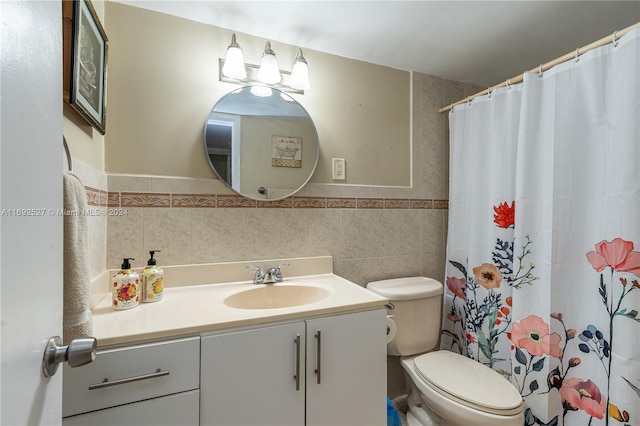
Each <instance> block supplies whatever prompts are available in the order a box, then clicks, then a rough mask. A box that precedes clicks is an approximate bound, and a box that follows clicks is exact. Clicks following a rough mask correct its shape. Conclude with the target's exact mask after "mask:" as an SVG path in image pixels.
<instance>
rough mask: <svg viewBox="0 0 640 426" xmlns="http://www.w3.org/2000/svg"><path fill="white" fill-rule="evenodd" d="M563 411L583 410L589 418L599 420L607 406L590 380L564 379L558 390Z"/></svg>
mask: <svg viewBox="0 0 640 426" xmlns="http://www.w3.org/2000/svg"><path fill="white" fill-rule="evenodd" d="M560 396H561V397H562V406H563V407H564V408H565V410H572V411H576V410H584V411H585V412H586V413H587V414H588V415H590V416H591V417H595V418H598V419H601V418H602V417H603V416H604V410H605V407H606V404H607V400H606V398H604V397H603V395H602V394H601V393H600V389H598V386H596V384H595V383H593V382H592V381H591V380H587V381H586V382H585V381H583V380H582V379H575V378H574V379H565V380H564V381H563V382H562V387H561V388H560Z"/></svg>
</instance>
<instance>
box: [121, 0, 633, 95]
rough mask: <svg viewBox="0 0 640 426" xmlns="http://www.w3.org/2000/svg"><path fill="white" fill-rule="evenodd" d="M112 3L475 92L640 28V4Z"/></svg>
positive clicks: (148, 0)
mask: <svg viewBox="0 0 640 426" xmlns="http://www.w3.org/2000/svg"><path fill="white" fill-rule="evenodd" d="M116 1H120V2H121V3H126V4H130V5H134V6H138V7H144V8H147V9H151V10H156V11H160V12H164V13H169V14H172V15H176V16H181V17H184V18H188V19H192V20H195V21H199V22H204V23H207V24H211V25H215V26H218V27H222V28H228V29H231V30H234V31H238V32H243V33H247V34H251V35H255V36H259V37H263V38H265V39H269V40H276V41H279V42H283V43H287V44H291V45H295V46H299V47H302V48H308V49H313V50H317V51H321V52H326V53H331V54H334V55H339V56H344V57H348V58H352V59H358V60H362V61H367V62H371V63H374V64H379V65H385V66H389V67H393V68H397V69H402V70H413V71H418V72H421V73H425V74H430V75H434V76H439V77H443V78H446V79H450V80H456V81H463V82H468V83H474V84H477V85H480V86H482V87H488V86H491V85H495V84H497V83H499V82H502V81H504V80H506V79H508V78H511V77H514V76H516V75H518V74H520V73H522V72H523V71H525V70H528V69H532V68H535V67H537V66H538V65H539V64H541V63H544V62H547V61H550V60H552V59H555V58H556V57H558V56H561V55H563V54H565V53H568V52H572V51H575V49H576V48H578V47H582V46H585V45H587V44H589V43H591V42H593V41H596V40H598V39H600V38H602V37H605V36H608V35H612V34H613V32H614V31H616V30H620V29H623V28H626V27H628V26H630V25H633V24H635V23H637V22H640V1H557V0H556V1H452V0H449V1H424V0H423V1H393V0H391V1H389V0H386V1H383V0H379V1H203V0H201V1H189V0H180V1H154V0H142V1H129V0H116ZM309 66H310V67H312V66H313V65H312V64H311V63H310V64H309Z"/></svg>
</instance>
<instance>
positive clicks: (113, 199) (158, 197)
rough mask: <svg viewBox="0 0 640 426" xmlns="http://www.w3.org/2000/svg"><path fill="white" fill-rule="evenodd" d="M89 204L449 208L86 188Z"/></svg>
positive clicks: (412, 202) (425, 203) (435, 203)
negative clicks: (107, 190) (259, 199)
mask: <svg viewBox="0 0 640 426" xmlns="http://www.w3.org/2000/svg"><path fill="white" fill-rule="evenodd" d="M85 189H86V191H87V198H89V200H92V201H90V204H91V203H94V204H91V205H100V206H105V207H106V206H108V207H166V208H169V207H180V208H185V207H186V208H270V209H291V208H294V209H312V208H313V209H378V210H382V209H386V210H391V209H395V210H413V209H423V210H424V209H426V210H431V209H436V210H441V209H445V210H446V209H448V208H449V201H448V200H429V199H415V198H372V197H362V198H361V197H296V196H293V197H289V198H285V199H282V200H274V201H266V200H265V201H256V200H251V199H249V198H245V197H242V196H240V195H222V194H169V193H155V192H106V191H101V190H97V189H94V188H89V187H85Z"/></svg>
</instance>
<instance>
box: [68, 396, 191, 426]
mask: <svg viewBox="0 0 640 426" xmlns="http://www.w3.org/2000/svg"><path fill="white" fill-rule="evenodd" d="M199 403H200V393H199V391H197V390H193V391H189V392H182V393H179V394H175V395H169V396H163V397H161V398H155V399H149V400H146V401H142V402H136V403H134V404H127V405H121V406H119V407H113V408H109V409H106V410H99V411H94V412H91V413H86V414H80V415H78V416H72V417H66V418H64V419H62V426H91V425H96V426H107V425H108V426H131V425H136V426H162V425H166V426H175V425H180V426H197V425H198V423H199V421H200V416H199V412H198V404H199Z"/></svg>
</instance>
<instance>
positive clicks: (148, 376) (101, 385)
mask: <svg viewBox="0 0 640 426" xmlns="http://www.w3.org/2000/svg"><path fill="white" fill-rule="evenodd" d="M168 375H169V370H165V371H161V370H160V369H159V368H158V369H157V370H156V372H155V373H149V374H143V375H142V376H136V377H129V378H126V379H118V380H112V381H109V379H104V380H103V381H102V383H94V384H92V385H89V390H95V389H102V388H108V387H109V386H117V385H124V384H125V383H132V382H139V381H140V380H147V379H153V378H156V377H162V376H168Z"/></svg>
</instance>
